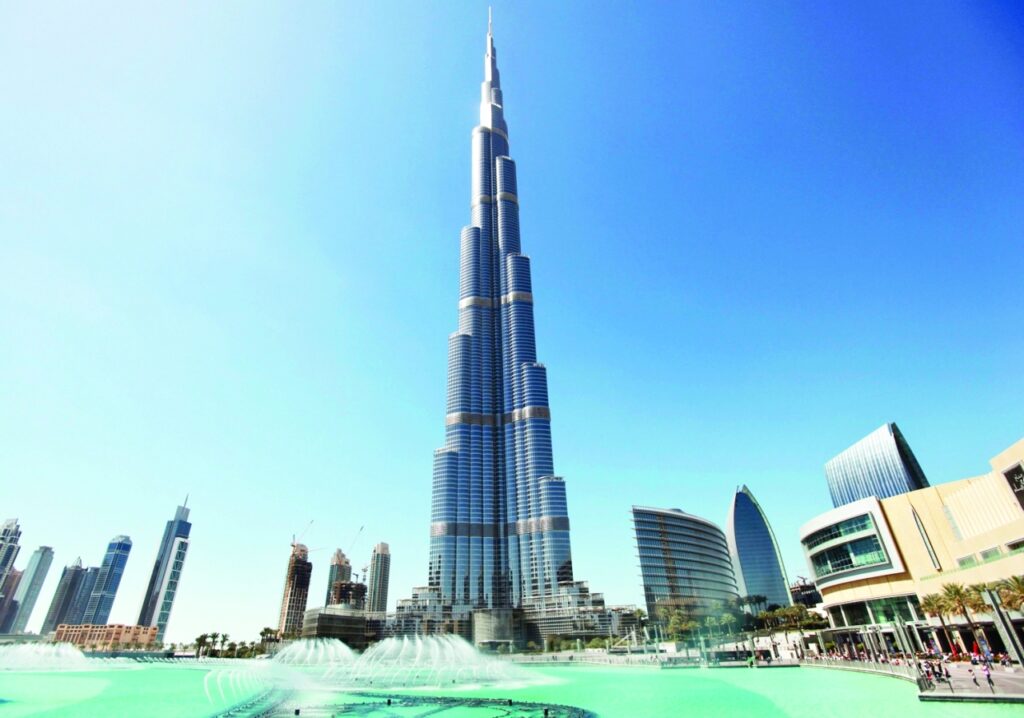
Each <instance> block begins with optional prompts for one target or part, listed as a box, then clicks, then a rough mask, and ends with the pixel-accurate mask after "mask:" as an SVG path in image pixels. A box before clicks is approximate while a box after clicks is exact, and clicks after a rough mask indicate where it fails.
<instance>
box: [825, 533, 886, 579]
mask: <svg viewBox="0 0 1024 718" xmlns="http://www.w3.org/2000/svg"><path fill="white" fill-rule="evenodd" d="M887 562H888V557H887V556H886V554H885V549H883V548H882V544H880V543H879V542H878V537H877V536H865V537H864V538H861V539H857V540H856V541H851V542H850V543H845V544H841V545H839V546H833V547H831V548H828V549H825V550H824V551H821V552H820V553H816V554H815V555H813V556H811V563H812V564H813V566H814V573H815V575H816V576H817V577H818V578H823V577H825V576H830V575H832V574H834V573H840V572H842V571H850V570H853V569H856V568H863V567H866V566H877V565H879V564H885V563H887Z"/></svg>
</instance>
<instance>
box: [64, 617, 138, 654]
mask: <svg viewBox="0 0 1024 718" xmlns="http://www.w3.org/2000/svg"><path fill="white" fill-rule="evenodd" d="M156 632H157V627H156V626H125V625H121V624H111V625H107V624H88V623H85V624H80V625H74V626H70V625H67V624H63V623H62V624H60V625H59V626H57V630H56V632H55V633H54V636H53V640H54V642H55V643H70V644H72V645H74V646H78V647H79V648H81V649H82V650H86V651H116V650H125V651H127V650H139V649H146V648H150V647H152V646H153V644H154V643H156V642H157V638H156Z"/></svg>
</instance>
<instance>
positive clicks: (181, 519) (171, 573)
mask: <svg viewBox="0 0 1024 718" xmlns="http://www.w3.org/2000/svg"><path fill="white" fill-rule="evenodd" d="M188 514H189V510H188V508H187V507H186V506H179V507H178V509H177V511H175V513H174V518H173V519H171V520H170V521H168V522H167V526H166V527H165V528H164V535H163V538H162V539H161V540H160V548H159V549H158V550H157V554H156V562H155V563H154V564H153V572H152V573H151V574H150V575H149V585H148V586H147V587H146V596H145V598H144V599H143V600H142V610H141V611H139V625H140V626H156V627H157V634H156V640H157V641H163V640H164V632H165V631H166V630H167V621H168V620H169V619H170V616H171V607H172V606H173V605H174V596H175V595H176V594H177V592H178V582H179V581H180V580H181V570H182V568H183V567H184V565H185V554H186V553H187V552H188V545H189V539H188V537H189V534H190V533H191V531H192V524H191V523H189V521H188Z"/></svg>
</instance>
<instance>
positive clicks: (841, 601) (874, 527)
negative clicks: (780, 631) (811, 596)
mask: <svg viewBox="0 0 1024 718" xmlns="http://www.w3.org/2000/svg"><path fill="white" fill-rule="evenodd" d="M989 463H990V465H991V471H990V472H988V473H986V474H982V475H981V476H975V477H972V478H968V479H962V480H960V481H953V482H950V483H947V484H941V485H938V486H932V487H929V488H926V489H920V490H918V491H911V492H909V493H905V494H901V495H899V496H893V497H891V498H887V499H881V500H879V499H876V498H873V497H869V498H866V499H861V500H859V501H855V502H852V503H849V504H846V505H844V506H840V507H838V508H836V509H833V510H832V511H828V512H826V513H824V514H822V515H820V516H818V517H816V518H814V519H812V520H811V521H809V522H808V523H806V524H805V525H804V526H803V528H802V529H801V531H800V540H801V543H802V544H803V548H804V553H805V555H806V557H807V562H808V565H809V567H810V569H811V571H812V575H813V576H814V580H815V583H816V584H817V586H818V590H819V591H820V592H821V595H822V599H823V601H824V608H825V609H826V610H827V612H828V616H829V622H830V624H831V626H832V629H833V630H832V631H831V633H832V634H834V637H835V638H836V639H837V640H836V642H837V643H839V644H841V643H842V642H843V637H844V636H845V638H846V639H847V640H848V641H849V642H850V643H862V644H863V643H864V636H865V635H866V634H871V635H874V636H875V638H874V639H872V640H874V641H875V642H876V643H877V644H878V646H879V647H881V642H882V641H888V642H889V647H890V648H897V649H898V648H899V643H900V641H903V642H905V641H907V640H910V641H912V642H916V643H918V644H919V645H917V646H915V648H918V649H923V648H928V647H934V646H931V645H930V642H932V641H938V642H939V643H940V645H941V647H942V648H948V646H945V645H944V643H945V641H944V639H943V638H942V637H941V636H940V635H936V634H938V633H941V632H935V631H932V630H921V629H922V628H925V627H928V626H929V624H930V619H929V617H928V616H926V615H924V613H923V612H922V611H921V610H920V599H921V597H923V596H925V595H927V594H931V593H940V592H941V591H942V588H943V585H944V584H947V583H959V584H964V585H965V586H970V585H972V584H979V583H989V582H992V581H998V580H1000V579H1004V578H1006V577H1008V576H1012V575H1024V439H1022V440H1020V441H1018V442H1017V443H1015V444H1014V445H1013V446H1011V447H1009V448H1008V449H1006V450H1005V451H1003V452H1002V453H1000V454H999V455H998V456H996V457H995V458H993V459H992V460H991V461H990V462H989ZM1009 616H1010V618H1011V619H1014V620H1015V623H1016V624H1017V626H1016V630H1017V631H1018V633H1019V632H1020V624H1021V623H1022V622H1024V621H1022V619H1024V617H1022V616H1021V615H1020V614H1017V613H1010V614H1009ZM977 620H978V621H979V622H981V623H987V624H989V625H988V626H987V627H986V628H985V635H986V638H988V639H989V641H990V643H991V644H992V646H993V647H994V648H995V649H999V648H1000V647H1001V646H1002V644H1003V641H1002V640H1001V639H1000V637H999V635H998V632H997V631H995V630H994V629H993V628H992V627H991V624H992V622H993V618H992V616H991V615H988V614H981V615H979V616H978V617H977ZM946 621H947V623H952V624H954V630H953V631H952V634H953V635H954V640H955V637H956V635H957V634H958V633H959V631H958V630H957V629H956V624H958V623H960V622H961V621H962V619H960V618H959V617H955V616H954V617H947V619H946ZM897 623H906V624H909V625H910V628H909V630H908V631H906V632H903V633H902V635H898V634H899V633H900V632H899V631H897V629H896V627H895V624H897ZM936 623H937V621H936ZM878 626H884V627H885V628H884V629H880V628H866V627H878ZM854 634H856V635H857V639H856V640H854V638H853V636H854ZM960 647H961V648H963V647H967V648H970V647H971V645H970V639H969V638H968V637H967V634H966V633H963V634H961V646H960Z"/></svg>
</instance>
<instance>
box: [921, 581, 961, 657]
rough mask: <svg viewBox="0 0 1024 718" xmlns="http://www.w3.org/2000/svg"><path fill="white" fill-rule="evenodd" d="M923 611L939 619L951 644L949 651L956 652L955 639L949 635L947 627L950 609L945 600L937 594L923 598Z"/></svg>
mask: <svg viewBox="0 0 1024 718" xmlns="http://www.w3.org/2000/svg"><path fill="white" fill-rule="evenodd" d="M921 610H922V611H924V612H925V613H926V614H928V615H929V616H934V617H935V618H938V619H939V625H941V626H942V632H943V633H944V634H945V635H946V643H947V644H949V649H950V650H951V651H956V644H954V643H953V638H952V636H950V635H949V628H947V627H946V619H945V615H946V614H947V613H948V612H949V607H948V606H947V605H946V601H945V599H944V598H943V597H942V596H940V595H939V594H937V593H929V594H928V595H927V596H922V597H921ZM934 630H935V629H934V628H933V629H932V631H933V632H934Z"/></svg>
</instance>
